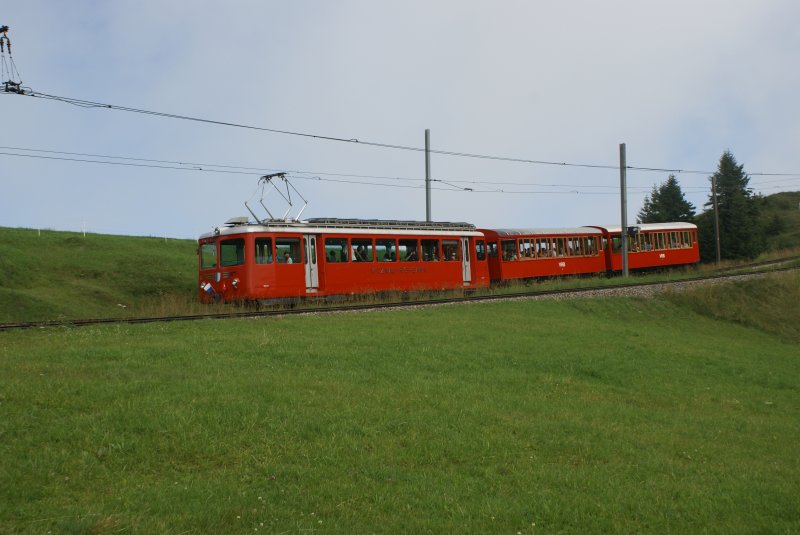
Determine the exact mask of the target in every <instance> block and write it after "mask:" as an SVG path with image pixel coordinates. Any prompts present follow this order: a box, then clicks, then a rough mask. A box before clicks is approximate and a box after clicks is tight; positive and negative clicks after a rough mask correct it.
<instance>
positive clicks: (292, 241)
mask: <svg viewBox="0 0 800 535" xmlns="http://www.w3.org/2000/svg"><path fill="white" fill-rule="evenodd" d="M275 257H276V258H277V259H278V263H279V264H297V263H298V262H300V259H301V258H302V255H301V254H300V238H278V239H276V240H275Z"/></svg>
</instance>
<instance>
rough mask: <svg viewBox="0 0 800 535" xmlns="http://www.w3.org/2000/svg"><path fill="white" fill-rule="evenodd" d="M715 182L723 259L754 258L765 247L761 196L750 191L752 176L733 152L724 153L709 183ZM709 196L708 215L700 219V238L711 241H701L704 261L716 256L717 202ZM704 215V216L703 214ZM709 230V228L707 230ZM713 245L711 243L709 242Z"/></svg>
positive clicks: (706, 206) (707, 203)
mask: <svg viewBox="0 0 800 535" xmlns="http://www.w3.org/2000/svg"><path fill="white" fill-rule="evenodd" d="M713 179H716V183H717V207H718V212H719V241H720V256H721V258H723V259H746V258H755V257H756V256H758V255H759V254H760V253H761V252H762V251H764V250H765V248H766V242H765V240H764V231H763V228H762V227H761V223H760V219H759V211H760V204H761V203H760V201H759V197H758V196H755V195H753V192H752V190H751V189H749V188H748V184H749V183H750V177H748V176H747V174H746V173H745V172H744V166H743V165H738V164H737V163H736V158H734V157H733V154H731V152H730V151H725V153H723V155H722V157H721V158H720V160H719V167H718V168H717V172H716V173H714V175H713V176H712V177H709V181H712V180H713ZM712 195H713V192H712V194H709V197H708V202H706V204H705V208H706V209H707V210H708V212H707V213H708V216H707V217H702V218H698V225H699V226H700V227H701V229H700V236H701V238H702V237H703V236H710V237H711V238H712V239H711V240H704V241H705V242H706V243H703V241H701V255H702V257H703V259H704V260H712V259H713V258H715V256H716V252H715V245H714V240H713V237H714V228H713V225H714V213H713V210H714V199H713V196H712ZM704 215H705V214H704ZM705 227H709V228H705ZM709 241H710V242H711V243H708V242H709Z"/></svg>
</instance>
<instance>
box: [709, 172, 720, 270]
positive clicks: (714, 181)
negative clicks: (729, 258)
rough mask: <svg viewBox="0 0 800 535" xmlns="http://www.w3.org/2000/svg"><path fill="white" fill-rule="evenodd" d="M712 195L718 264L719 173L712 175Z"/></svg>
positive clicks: (718, 259) (718, 260) (718, 261)
mask: <svg viewBox="0 0 800 535" xmlns="http://www.w3.org/2000/svg"><path fill="white" fill-rule="evenodd" d="M711 197H712V198H713V199H714V240H715V241H716V243H717V266H719V263H720V260H721V258H720V256H721V255H720V247H719V210H718V209H717V175H716V173H714V174H713V175H711Z"/></svg>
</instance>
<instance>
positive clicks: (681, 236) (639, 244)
mask: <svg viewBox="0 0 800 535" xmlns="http://www.w3.org/2000/svg"><path fill="white" fill-rule="evenodd" d="M693 244H694V233H692V232H689V231H682V232H640V233H639V234H635V235H629V236H628V251H629V252H631V253H637V252H642V251H659V250H665V249H690V248H691V247H692V245H693ZM621 249H622V238H621V237H620V236H615V237H613V238H611V252H612V253H614V254H618V253H620V252H621Z"/></svg>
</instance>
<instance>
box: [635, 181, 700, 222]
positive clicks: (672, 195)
mask: <svg viewBox="0 0 800 535" xmlns="http://www.w3.org/2000/svg"><path fill="white" fill-rule="evenodd" d="M693 218H694V205H693V204H692V203H690V202H689V201H687V200H686V197H685V196H684V195H683V191H681V187H680V185H679V184H678V180H677V179H676V178H675V175H669V178H667V181H666V182H664V183H663V184H661V185H660V186H656V185H655V184H654V185H653V191H652V192H651V193H650V195H647V196H645V198H644V204H643V205H642V209H641V210H640V211H639V215H638V217H637V221H638V222H639V223H666V222H668V221H687V222H688V221H691V220H692V219H693Z"/></svg>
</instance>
